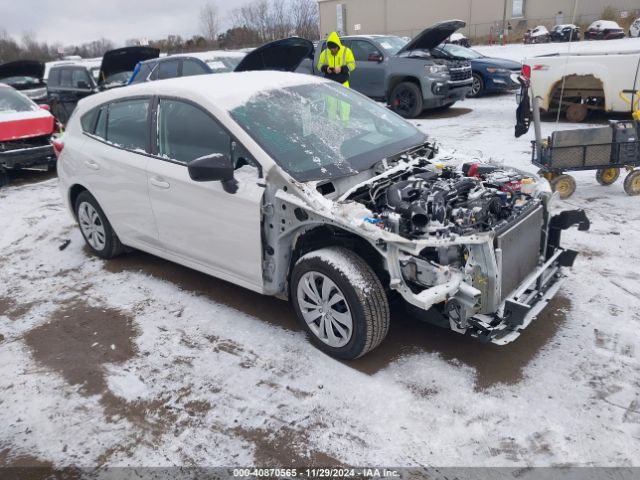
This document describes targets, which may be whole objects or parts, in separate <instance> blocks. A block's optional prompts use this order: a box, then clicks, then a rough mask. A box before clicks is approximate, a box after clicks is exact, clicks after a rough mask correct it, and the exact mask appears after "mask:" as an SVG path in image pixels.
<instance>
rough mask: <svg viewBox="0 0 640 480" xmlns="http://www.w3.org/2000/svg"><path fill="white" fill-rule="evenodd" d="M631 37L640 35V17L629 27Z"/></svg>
mask: <svg viewBox="0 0 640 480" xmlns="http://www.w3.org/2000/svg"><path fill="white" fill-rule="evenodd" d="M629 37H631V38H638V37H640V17H639V18H636V19H635V20H634V21H633V23H632V24H631V26H630V27H629Z"/></svg>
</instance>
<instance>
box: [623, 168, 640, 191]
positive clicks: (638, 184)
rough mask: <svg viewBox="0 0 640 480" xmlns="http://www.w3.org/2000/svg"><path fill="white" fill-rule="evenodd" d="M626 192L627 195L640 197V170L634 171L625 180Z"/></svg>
mask: <svg viewBox="0 0 640 480" xmlns="http://www.w3.org/2000/svg"><path fill="white" fill-rule="evenodd" d="M624 191H625V192H626V193H627V195H631V196H636V195H640V170H634V171H632V172H631V173H630V174H629V175H627V177H626V178H625V179H624Z"/></svg>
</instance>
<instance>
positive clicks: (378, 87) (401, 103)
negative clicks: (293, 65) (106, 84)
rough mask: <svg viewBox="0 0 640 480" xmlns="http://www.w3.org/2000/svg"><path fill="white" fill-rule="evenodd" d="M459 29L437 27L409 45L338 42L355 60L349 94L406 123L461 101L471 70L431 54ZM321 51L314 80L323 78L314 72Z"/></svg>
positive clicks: (366, 39) (359, 39) (376, 40)
mask: <svg viewBox="0 0 640 480" xmlns="http://www.w3.org/2000/svg"><path fill="white" fill-rule="evenodd" d="M464 26H465V23H464V22H463V21H460V20H452V21H448V22H442V23H438V24H436V25H434V26H432V27H429V28H427V29H426V30H424V31H423V32H422V33H420V34H419V35H418V36H416V37H415V38H414V39H413V40H411V41H410V42H408V43H407V42H406V41H405V40H404V39H402V38H400V37H396V36H391V35H357V36H346V37H340V41H341V42H342V44H343V45H345V46H347V47H349V48H351V50H352V51H353V55H354V57H355V60H356V69H355V70H354V71H353V72H352V73H351V78H350V80H349V83H350V85H351V88H353V89H355V90H357V91H359V92H360V93H363V94H365V95H367V96H368V97H371V98H374V99H377V100H382V101H386V102H387V103H388V104H389V106H390V107H391V108H392V109H393V110H394V111H395V112H396V113H398V114H400V115H402V116H403V117H406V118H415V117H417V116H418V115H420V113H422V111H423V110H427V109H433V108H440V107H450V106H451V105H453V104H454V103H456V102H457V101H459V100H464V98H465V97H466V96H467V94H468V93H469V92H470V91H471V85H472V72H471V64H470V63H469V61H468V60H466V59H464V58H455V57H452V56H451V55H448V54H443V53H442V52H441V51H439V50H437V49H436V47H437V46H438V45H440V44H441V43H442V42H444V41H445V40H446V39H447V38H449V37H450V36H451V35H452V34H453V33H454V32H456V31H457V30H459V29H460V28H462V27H464ZM325 48H326V42H321V43H320V46H319V47H318V48H316V52H315V58H314V65H313V68H314V73H315V74H316V75H322V72H318V71H317V70H316V69H315V66H316V65H317V64H318V59H319V57H320V53H321V52H322V50H324V49H325Z"/></svg>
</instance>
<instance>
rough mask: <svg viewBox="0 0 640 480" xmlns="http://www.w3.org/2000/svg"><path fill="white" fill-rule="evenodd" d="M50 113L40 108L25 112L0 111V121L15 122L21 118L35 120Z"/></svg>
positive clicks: (46, 116)
mask: <svg viewBox="0 0 640 480" xmlns="http://www.w3.org/2000/svg"><path fill="white" fill-rule="evenodd" d="M50 117H51V114H50V113H49V112H47V111H46V110H44V109H42V108H37V107H36V108H34V109H33V110H29V111H26V112H16V111H15V110H14V111H10V112H7V111H0V123H4V122H17V121H21V120H35V119H38V118H50Z"/></svg>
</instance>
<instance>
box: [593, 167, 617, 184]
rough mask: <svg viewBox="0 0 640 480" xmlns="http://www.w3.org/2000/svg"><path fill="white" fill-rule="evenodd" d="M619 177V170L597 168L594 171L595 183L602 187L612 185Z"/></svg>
mask: <svg viewBox="0 0 640 480" xmlns="http://www.w3.org/2000/svg"><path fill="white" fill-rule="evenodd" d="M619 177H620V169H619V168H599V169H598V170H597V171H596V181H597V182H598V183H599V184H600V185H602V186H604V187H607V186H609V185H612V184H613V183H615V181H616V180H618V178H619Z"/></svg>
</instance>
